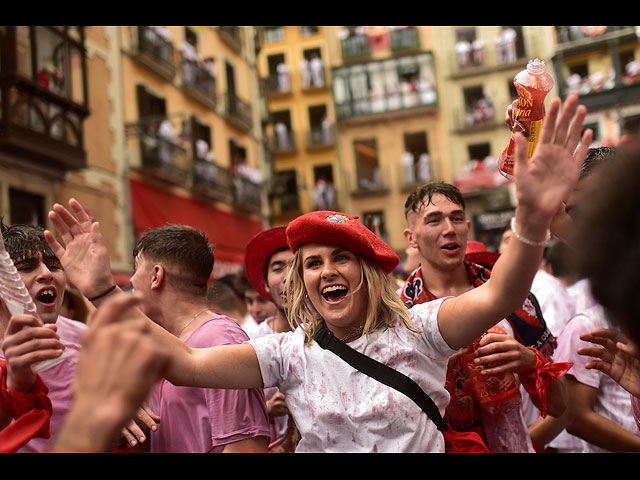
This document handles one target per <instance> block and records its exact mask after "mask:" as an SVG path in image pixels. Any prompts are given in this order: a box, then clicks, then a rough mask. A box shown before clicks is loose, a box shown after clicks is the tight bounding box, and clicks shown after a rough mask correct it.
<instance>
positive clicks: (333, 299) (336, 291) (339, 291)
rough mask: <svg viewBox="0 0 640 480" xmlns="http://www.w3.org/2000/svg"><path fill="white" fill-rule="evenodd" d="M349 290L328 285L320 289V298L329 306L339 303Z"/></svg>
mask: <svg viewBox="0 0 640 480" xmlns="http://www.w3.org/2000/svg"><path fill="white" fill-rule="evenodd" d="M348 291H349V289H348V288H347V287H346V286H344V285H329V286H327V287H324V288H323V289H322V296H323V297H324V299H325V301H326V302H327V303H329V304H334V303H340V302H341V301H342V300H343V299H344V297H346V296H347V292H348Z"/></svg>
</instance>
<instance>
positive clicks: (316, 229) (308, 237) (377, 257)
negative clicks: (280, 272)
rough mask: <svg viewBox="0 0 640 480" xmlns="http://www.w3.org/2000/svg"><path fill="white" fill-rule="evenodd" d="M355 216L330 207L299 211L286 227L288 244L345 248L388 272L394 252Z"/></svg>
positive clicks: (395, 261) (395, 257)
mask: <svg viewBox="0 0 640 480" xmlns="http://www.w3.org/2000/svg"><path fill="white" fill-rule="evenodd" d="M357 218H358V217H351V216H349V215H346V214H344V213H340V212H330V211H316V212H311V213H307V214H304V215H301V216H299V217H298V218H296V219H295V220H293V221H292V222H290V223H289V226H288V227H287V241H288V242H289V247H291V250H292V251H294V252H295V251H296V250H297V249H298V248H300V246H302V245H304V244H305V243H321V244H324V245H333V246H336V247H341V248H346V249H347V250H351V251H353V252H357V253H360V254H362V255H365V256H367V257H369V258H370V259H371V260H373V261H374V262H375V263H376V264H377V265H378V266H379V267H380V268H382V269H383V270H384V271H385V272H386V273H390V272H391V271H393V269H394V268H395V267H396V266H397V265H398V264H399V263H400V259H399V258H398V255H396V252H394V251H393V250H392V249H391V247H389V245H387V244H386V243H385V242H383V241H382V239H380V238H379V237H378V236H377V235H376V234H374V233H373V232H372V231H371V230H369V229H368V228H367V227H365V226H364V225H363V224H362V223H361V222H360V221H359V220H357Z"/></svg>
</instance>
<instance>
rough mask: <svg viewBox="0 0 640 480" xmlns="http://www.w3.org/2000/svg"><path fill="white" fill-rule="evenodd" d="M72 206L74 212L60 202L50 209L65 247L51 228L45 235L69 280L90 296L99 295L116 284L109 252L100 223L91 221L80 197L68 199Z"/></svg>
mask: <svg viewBox="0 0 640 480" xmlns="http://www.w3.org/2000/svg"><path fill="white" fill-rule="evenodd" d="M69 207H70V209H71V212H73V213H71V212H69V210H67V209H66V208H65V207H63V206H62V205H59V204H55V205H54V206H53V210H52V211H51V212H49V219H50V220H51V223H52V224H53V226H54V227H55V229H56V230H57V232H58V234H59V235H60V238H61V239H62V242H63V243H64V245H65V246H62V245H61V244H60V243H59V242H58V240H57V239H56V238H55V236H54V235H53V233H52V232H50V231H46V232H45V238H46V240H47V242H48V243H49V246H50V247H51V249H52V250H53V252H54V253H55V254H56V256H57V257H58V258H59V259H60V262H61V263H62V265H63V267H64V270H65V273H66V274H67V277H68V279H69V281H70V282H71V283H73V284H74V285H75V286H76V287H77V288H78V289H79V290H80V291H81V292H82V294H83V295H84V296H85V297H87V298H88V299H92V298H94V297H99V296H101V294H103V293H104V292H106V291H108V290H109V288H112V287H113V285H114V281H113V276H112V274H111V266H110V261H109V252H108V251H107V247H106V245H105V243H104V238H103V237H102V234H101V232H100V225H99V224H98V222H94V221H92V220H91V217H90V216H89V214H88V213H87V211H86V210H85V209H84V207H83V206H82V205H81V204H80V203H79V202H78V201H77V200H75V199H71V200H69Z"/></svg>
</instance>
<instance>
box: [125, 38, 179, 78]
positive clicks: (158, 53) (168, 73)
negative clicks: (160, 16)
mask: <svg viewBox="0 0 640 480" xmlns="http://www.w3.org/2000/svg"><path fill="white" fill-rule="evenodd" d="M156 28H157V27H151V26H139V27H138V51H137V52H136V53H135V55H134V58H135V59H136V60H137V61H138V62H140V63H142V64H143V65H145V66H146V67H147V68H149V69H150V70H152V71H153V72H155V73H156V74H158V75H160V76H161V77H162V78H164V79H165V80H168V81H171V80H172V79H173V77H174V76H175V74H176V67H175V60H174V49H173V44H172V43H171V41H169V40H168V39H167V38H165V37H163V36H162V35H161V34H160V32H159V31H158V30H156Z"/></svg>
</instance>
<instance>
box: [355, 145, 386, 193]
mask: <svg viewBox="0 0 640 480" xmlns="http://www.w3.org/2000/svg"><path fill="white" fill-rule="evenodd" d="M353 146H354V149H355V155H356V173H357V178H358V184H357V187H358V189H361V190H377V189H380V188H382V177H381V174H380V166H379V164H378V143H377V142H376V140H375V139H370V140H356V141H354V142H353Z"/></svg>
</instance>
